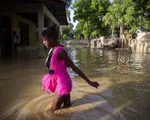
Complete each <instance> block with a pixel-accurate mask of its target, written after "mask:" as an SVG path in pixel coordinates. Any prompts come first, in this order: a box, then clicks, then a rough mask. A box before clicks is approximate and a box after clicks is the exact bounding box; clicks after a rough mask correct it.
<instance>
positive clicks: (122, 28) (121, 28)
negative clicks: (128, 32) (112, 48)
mask: <svg viewBox="0 0 150 120" xmlns="http://www.w3.org/2000/svg"><path fill="white" fill-rule="evenodd" d="M123 31H124V25H123V22H121V23H120V40H121V48H123V47H124V44H123V43H124V37H123Z"/></svg>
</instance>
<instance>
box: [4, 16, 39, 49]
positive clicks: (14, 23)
mask: <svg viewBox="0 0 150 120" xmlns="http://www.w3.org/2000/svg"><path fill="white" fill-rule="evenodd" d="M4 15H5V16H8V17H10V18H11V20H12V31H16V32H17V34H18V35H19V36H20V29H19V26H18V22H19V21H20V22H22V23H25V24H28V25H29V44H30V46H34V45H35V44H36V24H35V23H34V22H32V21H30V20H28V19H26V18H24V17H21V16H18V15H16V14H14V13H4Z"/></svg>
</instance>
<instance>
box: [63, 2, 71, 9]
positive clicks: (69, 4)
mask: <svg viewBox="0 0 150 120" xmlns="http://www.w3.org/2000/svg"><path fill="white" fill-rule="evenodd" d="M65 2H66V9H68V8H69V7H70V6H71V4H72V0H65Z"/></svg>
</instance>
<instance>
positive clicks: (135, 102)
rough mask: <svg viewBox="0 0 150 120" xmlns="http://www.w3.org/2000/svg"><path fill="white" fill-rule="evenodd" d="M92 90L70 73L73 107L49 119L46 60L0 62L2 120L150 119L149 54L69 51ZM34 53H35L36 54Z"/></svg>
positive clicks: (25, 58)
mask: <svg viewBox="0 0 150 120" xmlns="http://www.w3.org/2000/svg"><path fill="white" fill-rule="evenodd" d="M68 51H69V54H70V57H71V58H72V60H73V62H74V63H75V64H76V65H77V66H78V67H79V68H80V69H82V71H83V72H84V73H85V74H86V75H87V76H88V77H89V78H90V79H91V80H92V81H97V82H99V83H100V87H99V88H98V89H95V88H92V87H91V86H89V85H88V84H87V83H86V82H85V81H84V80H82V79H81V78H80V77H79V76H78V75H77V74H75V73H73V72H72V71H71V70H70V69H69V72H70V75H71V77H72V78H73V85H74V87H73V91H72V92H71V101H72V107H70V108H65V109H64V108H62V109H60V110H57V111H56V113H55V115H50V114H48V113H47V110H48V109H49V108H50V105H51V101H52V97H53V94H50V95H49V94H48V93H46V92H42V91H41V84H40V80H41V78H42V76H43V75H44V74H45V73H46V72H47V69H46V67H45V66H44V61H45V60H44V59H45V58H44V59H43V58H37V57H35V56H34V55H33V54H32V53H30V55H28V54H27V53H26V54H20V57H18V58H17V59H9V60H8V59H1V61H0V120H149V118H150V104H149V101H150V55H147V54H139V53H137V54H133V53H128V52H127V51H108V50H93V49H89V48H86V47H78V48H75V47H68ZM34 53H35V52H34Z"/></svg>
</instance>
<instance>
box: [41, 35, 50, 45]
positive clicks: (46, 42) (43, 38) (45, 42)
mask: <svg viewBox="0 0 150 120" xmlns="http://www.w3.org/2000/svg"><path fill="white" fill-rule="evenodd" d="M42 40H43V45H44V46H45V47H47V48H49V43H48V40H47V39H46V38H45V37H43V36H42Z"/></svg>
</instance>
